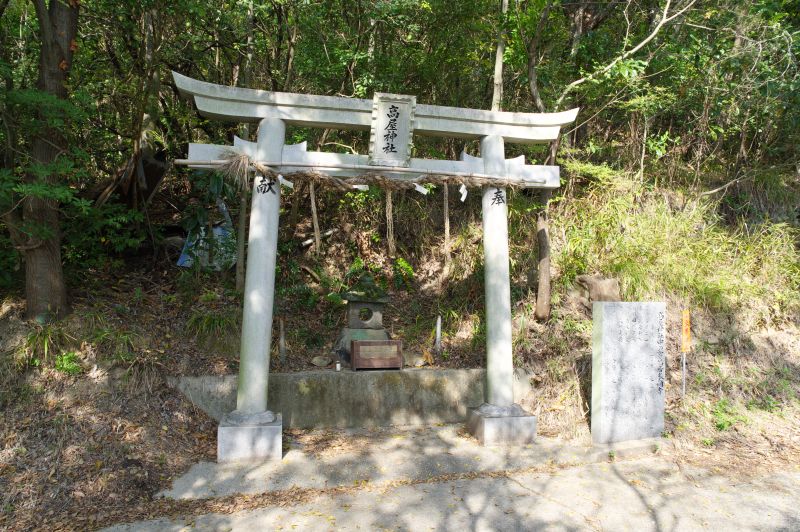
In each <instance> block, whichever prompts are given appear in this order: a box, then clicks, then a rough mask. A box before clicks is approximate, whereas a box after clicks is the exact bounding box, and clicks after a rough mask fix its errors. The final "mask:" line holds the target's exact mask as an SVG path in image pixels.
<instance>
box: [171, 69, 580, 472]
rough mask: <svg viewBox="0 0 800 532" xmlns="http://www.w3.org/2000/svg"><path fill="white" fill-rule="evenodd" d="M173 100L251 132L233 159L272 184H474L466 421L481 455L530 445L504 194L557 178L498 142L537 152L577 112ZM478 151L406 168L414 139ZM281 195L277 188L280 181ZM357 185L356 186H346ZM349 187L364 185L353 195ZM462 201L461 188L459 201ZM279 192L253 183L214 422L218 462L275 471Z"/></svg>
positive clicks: (305, 99)
mask: <svg viewBox="0 0 800 532" xmlns="http://www.w3.org/2000/svg"><path fill="white" fill-rule="evenodd" d="M173 77H174V80H175V84H176V85H177V87H178V89H179V91H180V92H181V93H182V94H183V95H185V96H188V97H191V98H193V100H194V102H195V104H196V106H197V109H198V111H199V112H200V114H202V115H203V116H206V117H209V118H215V119H219V120H225V121H229V122H259V128H258V138H257V141H256V142H248V141H245V140H242V139H238V138H236V139H235V140H234V145H233V150H234V151H238V152H239V153H242V154H244V155H247V156H248V157H249V158H250V159H251V160H252V161H254V163H259V164H260V166H261V167H262V168H263V167H268V168H269V169H271V170H272V171H274V172H275V173H276V174H279V177H281V176H280V174H288V173H291V172H298V171H306V170H309V169H314V170H318V171H322V172H325V173H326V174H328V175H330V176H336V177H338V178H358V177H359V176H363V175H364V174H368V173H372V174H374V173H380V174H381V175H383V176H385V177H386V178H389V179H391V180H393V181H399V182H402V181H406V182H408V183H407V184H408V185H409V186H414V184H417V185H418V184H420V183H425V182H426V176H428V177H430V178H431V181H433V178H432V176H436V175H438V176H442V175H446V176H449V177H450V178H452V181H451V182H459V179H461V178H463V180H464V181H465V182H468V183H475V180H476V179H477V180H480V183H481V184H482V188H483V190H482V209H483V216H482V220H483V249H484V268H485V291H486V359H487V372H486V381H487V382H486V384H487V387H486V390H487V394H486V401H487V404H484V405H482V406H481V407H480V408H477V409H474V410H472V411H471V413H470V419H469V421H468V423H469V426H470V430H472V431H473V433H475V434H476V436H478V438H479V439H480V440H481V441H483V442H484V443H487V444H490V443H503V442H505V443H510V442H520V443H521V442H529V441H533V438H534V436H535V432H536V418H535V417H534V416H532V415H530V414H528V413H527V412H525V411H524V410H523V409H522V408H521V407H520V406H519V405H516V404H514V399H513V393H512V389H513V386H512V385H513V379H514V375H513V358H512V343H511V329H512V327H511V291H510V279H509V255H508V205H507V203H506V190H505V187H506V186H507V185H514V186H517V187H527V188H557V187H558V186H559V185H560V178H559V168H558V167H557V166H540V165H527V164H525V162H524V157H523V156H520V157H517V158H514V159H506V158H505V142H506V141H508V142H514V143H521V144H533V143H546V142H550V141H551V140H554V139H556V138H557V137H558V135H559V133H560V131H561V127H562V126H564V125H566V124H569V123H572V122H573V121H574V120H575V117H576V116H577V113H578V109H572V110H570V111H565V112H561V113H510V112H492V111H483V110H478V109H463V108H456V107H443V106H433V105H416V99H415V97H413V96H405V95H395V94H382V93H378V94H376V95H375V97H374V98H373V100H362V99H351V98H341V97H334V96H314V95H305V94H290V93H279V92H268V91H261V90H254V89H244V88H236V87H227V86H222V85H216V84H213V83H206V82H203V81H199V80H195V79H192V78H189V77H186V76H183V75H181V74H178V73H176V72H173ZM287 124H290V125H299V126H304V127H317V128H330V129H356V130H369V131H371V137H370V154H369V155H352V154H336V153H323V152H309V151H307V150H306V143H305V142H303V143H301V144H295V145H284V141H285V134H286V125H287ZM415 134H416V135H428V136H440V137H456V138H465V139H480V141H481V157H472V156H469V155H466V154H462V156H461V160H460V161H449V160H436V159H418V158H412V157H411V141H412V136H413V135H415ZM231 149H232V148H231V147H230V146H218V145H209V144H190V146H189V157H188V159H186V160H182V161H176V163H179V164H188V165H189V166H191V167H194V168H213V167H215V166H218V165H221V164H223V163H224V162H226V159H225V157H226V155H227V154H229V153H230V151H231ZM280 181H281V182H282V183H285V181H284V180H283V179H280ZM354 182H357V179H354ZM353 186H356V187H359V188H361V187H363V185H357V184H354V185H353ZM464 192H465V189H464V188H463V183H462V194H463V193H464ZM279 209H280V184H278V183H277V182H276V181H274V180H272V179H270V180H267V178H266V177H265V176H264V175H259V174H258V172H257V173H256V175H255V177H254V182H253V197H252V205H251V216H250V233H249V237H248V253H247V272H246V278H245V293H244V315H243V320H242V343H241V353H240V365H239V382H238V391H237V403H236V410H234V411H233V412H231V413H230V414H228V415H227V416H225V418H223V420H222V421H221V422H220V425H219V429H218V433H217V436H218V440H217V459H218V461H220V462H225V461H233V460H247V459H264V458H272V459H280V457H281V428H282V427H281V417H280V414H277V416H276V415H275V414H273V413H272V412H270V411H269V410H268V408H267V379H268V377H269V356H270V345H271V340H272V314H273V301H274V291H275V264H276V258H277V243H278V222H279V221H278V214H279Z"/></svg>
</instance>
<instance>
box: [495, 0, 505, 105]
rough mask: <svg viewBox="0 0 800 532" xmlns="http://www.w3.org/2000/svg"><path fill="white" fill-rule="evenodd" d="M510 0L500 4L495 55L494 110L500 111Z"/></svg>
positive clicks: (503, 0)
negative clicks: (507, 14) (506, 25)
mask: <svg viewBox="0 0 800 532" xmlns="http://www.w3.org/2000/svg"><path fill="white" fill-rule="evenodd" d="M507 12H508V0H502V2H501V4H500V14H501V16H500V31H499V32H498V33H497V50H496V51H495V56H494V90H493V91H492V111H499V110H500V108H501V107H502V105H503V55H504V54H505V51H506V31H505V24H506V13H507Z"/></svg>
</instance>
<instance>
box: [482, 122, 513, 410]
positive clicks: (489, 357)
mask: <svg viewBox="0 0 800 532" xmlns="http://www.w3.org/2000/svg"><path fill="white" fill-rule="evenodd" d="M481 157H482V158H483V161H484V171H485V172H486V173H487V174H493V175H505V165H506V162H505V149H504V143H503V137H501V136H498V135H489V136H486V137H484V138H483V140H482V141H481ZM507 202H508V196H507V195H506V190H505V189H504V188H497V187H492V186H488V187H484V189H483V198H482V207H483V260H484V284H485V291H486V381H487V382H486V384H487V386H486V387H487V394H486V401H487V402H488V403H489V404H491V405H495V406H502V407H505V406H511V405H512V404H514V392H513V389H514V362H513V357H512V352H511V282H510V274H509V258H508V203H507Z"/></svg>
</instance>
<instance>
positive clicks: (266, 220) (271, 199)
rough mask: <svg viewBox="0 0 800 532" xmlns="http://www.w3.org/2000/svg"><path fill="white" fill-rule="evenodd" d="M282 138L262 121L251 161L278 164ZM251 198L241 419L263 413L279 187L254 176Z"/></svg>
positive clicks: (274, 121) (271, 123)
mask: <svg viewBox="0 0 800 532" xmlns="http://www.w3.org/2000/svg"><path fill="white" fill-rule="evenodd" d="M285 136H286V124H284V122H283V120H280V119H278V118H265V119H263V120H262V121H261V124H260V125H259V127H258V143H257V149H256V159H257V160H259V161H280V160H281V152H282V151H283V142H284V138H285ZM252 195H253V200H252V204H251V207H250V235H249V237H248V239H247V272H246V277H245V284H244V316H243V319H242V346H241V353H240V356H239V388H238V393H237V397H236V410H237V411H238V412H239V413H241V414H257V413H260V412H264V411H266V410H267V380H268V378H269V355H270V345H271V342H272V309H273V306H274V299H275V262H276V259H277V255H278V215H279V211H280V204H281V187H280V184H279V183H278V182H277V180H275V181H274V182H270V181H269V179H268V178H266V177H264V176H261V175H259V174H256V176H255V178H254V180H253V194H252Z"/></svg>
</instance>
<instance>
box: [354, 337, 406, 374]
mask: <svg viewBox="0 0 800 532" xmlns="http://www.w3.org/2000/svg"><path fill="white" fill-rule="evenodd" d="M350 353H351V354H352V356H351V357H350V358H351V360H350V363H351V365H352V367H353V371H355V370H357V369H390V368H396V369H403V342H402V341H400V340H353V342H352V346H351V349H350Z"/></svg>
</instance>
